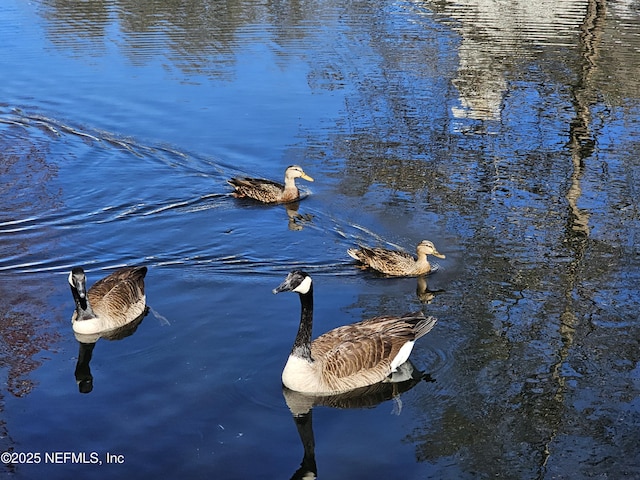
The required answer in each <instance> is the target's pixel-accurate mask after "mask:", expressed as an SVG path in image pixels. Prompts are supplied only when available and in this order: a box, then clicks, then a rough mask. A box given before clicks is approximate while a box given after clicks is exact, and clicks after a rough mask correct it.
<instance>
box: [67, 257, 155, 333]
mask: <svg viewBox="0 0 640 480" xmlns="http://www.w3.org/2000/svg"><path fill="white" fill-rule="evenodd" d="M146 274H147V267H124V268H121V269H119V270H116V271H115V272H113V273H112V274H110V275H108V276H106V277H104V278H103V279H101V280H98V281H97V282H96V283H95V284H94V285H93V286H92V287H91V288H90V289H89V290H88V291H87V277H86V276H85V273H84V270H83V269H82V267H75V268H74V269H73V270H71V273H69V285H70V286H71V293H72V294H73V300H74V301H75V304H76V311H75V312H74V313H73V316H72V317H71V323H72V326H73V331H74V332H76V333H79V334H95V333H99V332H105V331H108V330H112V329H114V328H119V327H122V326H123V325H126V324H127V323H129V322H132V321H134V320H136V319H137V318H138V317H140V316H141V315H143V314H145V313H146V298H145V293H144V277H145V275H146Z"/></svg>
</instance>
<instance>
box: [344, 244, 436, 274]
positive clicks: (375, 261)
mask: <svg viewBox="0 0 640 480" xmlns="http://www.w3.org/2000/svg"><path fill="white" fill-rule="evenodd" d="M347 253H348V254H349V256H350V257H351V258H354V259H356V260H358V261H359V262H361V263H362V264H364V266H365V267H369V268H372V269H374V270H377V271H378V272H381V273H384V274H387V275H393V276H402V277H413V276H418V275H426V274H427V273H429V272H431V264H430V263H429V261H428V260H427V255H433V256H435V257H438V258H445V256H444V255H443V254H441V253H440V252H438V250H436V247H435V245H434V244H433V243H432V242H430V241H429V240H422V241H421V242H420V243H419V244H418V246H417V247H416V253H417V254H418V259H417V260H416V259H414V258H413V257H412V256H411V255H410V254H409V253H406V252H402V251H398V250H388V249H386V248H369V247H363V246H360V247H359V248H350V249H349V250H347Z"/></svg>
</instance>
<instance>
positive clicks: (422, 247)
mask: <svg viewBox="0 0 640 480" xmlns="http://www.w3.org/2000/svg"><path fill="white" fill-rule="evenodd" d="M416 252H417V254H418V255H420V254H424V255H433V256H434V257H438V258H446V257H445V255H443V254H442V253H440V252H438V250H436V246H435V245H434V244H433V242H430V241H429V240H422V241H421V242H420V243H419V244H418V246H417V247H416Z"/></svg>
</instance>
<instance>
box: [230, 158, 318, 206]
mask: <svg viewBox="0 0 640 480" xmlns="http://www.w3.org/2000/svg"><path fill="white" fill-rule="evenodd" d="M296 178H303V179H305V180H307V181H308V182H313V178H311V177H310V176H309V175H307V174H306V173H304V170H302V167H300V166H299V165H291V166H290V167H288V168H287V169H286V170H285V172H284V185H282V184H281V183H278V182H274V181H271V180H266V179H264V178H250V177H236V178H232V179H231V180H227V183H228V184H229V185H231V186H232V187H233V188H234V189H235V191H234V192H233V196H234V197H236V198H244V197H249V198H253V199H254V200H258V201H259V202H263V203H286V202H293V201H295V200H298V199H299V198H300V192H299V191H298V187H297V186H296Z"/></svg>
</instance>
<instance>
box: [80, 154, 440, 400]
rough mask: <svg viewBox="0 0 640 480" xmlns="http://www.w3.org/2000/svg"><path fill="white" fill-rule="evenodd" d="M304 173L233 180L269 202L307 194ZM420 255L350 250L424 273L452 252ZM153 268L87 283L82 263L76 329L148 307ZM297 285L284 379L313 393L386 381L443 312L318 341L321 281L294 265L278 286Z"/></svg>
mask: <svg viewBox="0 0 640 480" xmlns="http://www.w3.org/2000/svg"><path fill="white" fill-rule="evenodd" d="M296 178H303V179H305V180H308V181H313V179H312V178H311V177H310V176H308V175H307V174H305V173H304V171H303V170H302V168H301V167H299V166H298V165H292V166H290V167H288V168H287V170H286V172H285V183H284V185H282V184H279V183H277V182H273V181H271V180H265V179H259V178H248V177H243V178H233V179H231V180H229V184H230V185H232V186H233V187H234V189H235V191H234V193H233V195H234V196H235V197H238V198H241V197H248V198H252V199H254V200H258V201H260V202H263V203H285V202H291V201H295V200H298V199H299V196H300V194H299V191H298V188H297V187H296V185H295V179H296ZM416 252H417V259H414V258H413V257H412V256H411V255H410V254H408V253H406V252H401V251H396V250H388V249H383V248H368V247H364V246H361V247H359V248H352V249H349V250H348V251H347V253H348V254H349V255H350V256H351V257H352V258H354V259H356V260H358V261H359V262H361V263H362V265H363V268H367V267H369V268H371V269H374V270H377V271H379V272H381V273H384V274H387V275H390V276H419V275H426V274H428V273H429V272H430V271H431V265H430V264H429V262H428V260H427V255H434V256H436V257H439V258H445V256H444V255H442V254H440V253H439V252H438V251H437V250H436V248H435V246H434V245H433V243H431V242H430V241H428V240H423V241H422V242H420V243H419V244H418V246H417V248H416ZM146 273H147V267H144V266H133V267H125V268H121V269H119V270H117V271H115V272H114V273H112V274H110V275H108V276H107V277H105V278H103V279H101V280H99V281H98V282H96V283H95V284H94V285H93V286H92V287H91V288H90V289H89V290H87V287H86V285H87V280H86V275H85V273H84V270H83V269H82V268H81V267H75V268H73V269H72V271H71V272H70V274H69V278H68V280H69V284H70V286H71V292H72V294H73V299H74V301H75V305H76V309H75V312H74V314H73V316H72V319H71V321H72V325H73V330H74V332H76V333H78V334H96V333H100V332H105V331H109V330H113V329H115V328H119V327H122V326H124V325H126V324H128V323H129V322H131V321H133V320H135V319H137V318H139V317H140V316H141V315H143V314H145V313H146V308H147V307H146V297H145V291H144V277H145V275H146ZM280 292H294V293H297V294H298V295H299V297H300V304H301V314H300V325H299V328H298V333H297V335H296V338H295V340H294V343H293V348H292V350H291V353H290V355H289V358H288V360H287V363H286V365H285V367H284V370H283V372H282V382H283V384H284V385H285V386H286V387H287V388H289V389H291V390H294V391H297V392H301V393H307V394H311V395H332V394H337V393H342V392H347V391H350V390H354V389H356V388H360V387H364V386H368V385H373V384H375V383H379V382H382V381H385V380H386V379H388V378H389V377H390V375H391V374H392V373H394V372H396V370H397V369H398V367H400V366H401V365H402V364H404V363H405V362H406V361H407V360H408V359H409V355H410V353H411V350H412V349H413V345H414V343H415V341H416V340H418V339H419V338H420V337H422V336H424V335H426V334H427V333H428V332H429V331H430V330H431V329H432V328H433V327H434V325H435V324H436V319H435V318H433V317H427V316H425V315H424V313H422V312H416V313H408V314H405V315H402V316H379V317H374V318H371V319H368V320H363V321H361V322H357V323H353V324H350V325H344V326H341V327H338V328H335V329H333V330H331V331H329V332H327V333H325V334H323V335H321V336H320V337H318V338H316V339H315V340H313V341H312V340H311V332H312V325H313V281H312V279H311V277H310V276H309V275H308V274H307V273H305V272H303V271H300V270H294V271H292V272H290V273H289V274H288V275H287V277H286V279H285V280H284V281H283V282H282V283H281V284H280V285H279V286H278V287H276V288H275V289H274V290H273V293H274V294H275V293H280Z"/></svg>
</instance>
